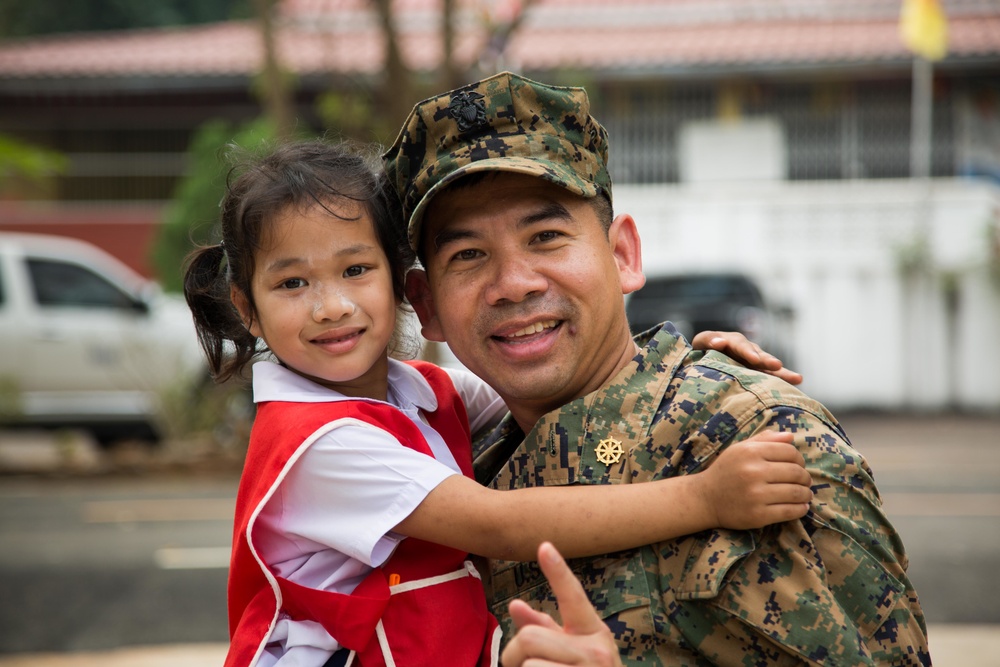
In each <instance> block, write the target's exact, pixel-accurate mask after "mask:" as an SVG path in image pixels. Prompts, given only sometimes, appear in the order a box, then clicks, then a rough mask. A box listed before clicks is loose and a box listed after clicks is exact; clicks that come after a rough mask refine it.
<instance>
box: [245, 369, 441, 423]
mask: <svg viewBox="0 0 1000 667" xmlns="http://www.w3.org/2000/svg"><path fill="white" fill-rule="evenodd" d="M388 398H389V400H388V403H389V404H390V405H393V406H395V407H397V408H400V409H401V410H412V409H419V410H423V411H425V412H434V411H435V410H437V406H438V404H437V397H436V396H435V395H434V390H433V389H431V387H430V385H429V384H427V380H425V379H424V376H423V375H421V373H420V371H418V370H417V369H415V368H413V367H412V366H410V365H409V364H405V363H403V362H401V361H396V360H395V359H389V396H388ZM253 400H254V403H265V402H267V401H283V402H286V403H326V402H330V401H345V400H364V401H370V402H372V403H382V402H383V401H378V400H375V399H368V398H363V399H359V398H356V397H354V396H345V395H344V394H341V393H340V392H339V391H335V390H333V389H330V388H328V387H324V386H323V385H321V384H317V383H315V382H313V381H312V380H308V379H306V378H304V377H302V376H301V375H299V374H298V373H295V372H293V371H290V370H289V369H287V368H285V367H284V366H282V365H281V364H278V363H275V362H273V361H258V362H257V363H255V364H254V365H253Z"/></svg>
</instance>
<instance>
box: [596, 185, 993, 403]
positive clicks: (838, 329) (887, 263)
mask: <svg viewBox="0 0 1000 667" xmlns="http://www.w3.org/2000/svg"><path fill="white" fill-rule="evenodd" d="M615 210H616V212H617V213H631V214H632V215H633V216H634V217H635V218H636V221H637V223H638V225H639V230H640V233H641V235H642V240H643V261H644V265H645V270H646V273H647V275H653V274H655V273H658V272H673V271H683V270H706V269H719V268H728V269H739V270H743V271H746V272H747V273H749V274H751V275H752V276H754V277H755V278H757V279H758V281H759V282H760V283H761V285H762V287H763V288H764V289H765V291H766V292H767V294H768V296H769V297H770V298H771V299H772V300H774V301H777V302H781V303H786V304H788V305H790V306H791V307H792V308H793V310H794V312H795V317H794V320H793V322H792V325H791V331H790V332H789V335H790V337H791V340H792V352H791V357H792V360H791V361H792V363H793V364H794V367H795V368H796V369H797V370H800V371H802V372H803V373H804V374H805V376H806V381H805V383H804V385H803V389H804V390H805V391H806V392H807V393H809V394H810V395H812V396H813V397H815V398H817V399H819V400H821V401H823V402H824V403H826V404H827V405H828V406H830V407H831V408H843V407H851V408H857V407H871V408H886V409H898V408H910V409H913V408H916V409H928V410H935V409H948V408H962V409H971V410H1000V279H997V278H992V277H991V274H990V261H991V258H992V261H993V262H994V264H995V265H996V264H1000V257H998V256H997V253H998V252H1000V248H997V247H995V246H991V241H990V238H989V235H990V234H993V235H995V236H994V238H995V239H1000V189H998V188H997V187H996V186H991V185H989V184H987V183H984V182H977V181H971V180H970V181H964V180H952V179H948V180H934V181H930V182H925V183H920V182H911V181H839V182H834V181H830V182H808V183H806V182H793V183H788V182H777V183H752V184H751V183H743V184H732V183H728V184H721V183H720V184H702V185H673V186H663V185H656V186H628V185H617V186H615ZM921 230H923V236H924V238H926V239H927V243H926V244H925V246H924V247H925V249H926V255H925V256H926V257H927V261H926V262H924V264H923V266H925V267H927V268H926V269H925V270H923V271H917V272H916V273H915V274H911V275H906V274H904V271H903V270H902V268H901V263H902V260H903V258H904V257H906V256H910V255H912V248H913V247H914V246H915V244H917V240H918V239H919V238H921ZM992 243H1000V240H997V241H993V242H992ZM907 248H910V249H911V251H908V250H907ZM949 285H952V286H953V289H952V290H951V294H952V295H954V296H955V298H953V299H951V300H949V298H948V293H949V290H948V286H949ZM950 303H952V304H954V306H953V307H951V308H949V304H950Z"/></svg>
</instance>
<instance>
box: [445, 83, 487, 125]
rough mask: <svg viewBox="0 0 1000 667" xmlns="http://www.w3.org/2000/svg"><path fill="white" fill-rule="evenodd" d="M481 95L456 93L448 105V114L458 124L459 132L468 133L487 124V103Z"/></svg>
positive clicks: (466, 92)
mask: <svg viewBox="0 0 1000 667" xmlns="http://www.w3.org/2000/svg"><path fill="white" fill-rule="evenodd" d="M483 99H484V98H483V96H482V95H480V94H479V93H470V92H468V91H463V92H460V93H455V94H454V95H452V97H451V102H450V103H449V104H448V113H449V114H451V117H452V118H454V119H455V122H456V123H457V124H458V131H459V132H468V131H469V130H471V129H474V128H476V127H478V126H480V125H484V124H485V123H486V103H485V102H483Z"/></svg>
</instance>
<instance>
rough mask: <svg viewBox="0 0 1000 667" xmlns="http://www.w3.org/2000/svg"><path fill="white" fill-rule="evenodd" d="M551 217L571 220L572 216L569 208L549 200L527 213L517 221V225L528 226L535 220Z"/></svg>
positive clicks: (549, 218) (540, 220) (539, 220)
mask: <svg viewBox="0 0 1000 667" xmlns="http://www.w3.org/2000/svg"><path fill="white" fill-rule="evenodd" d="M553 218H558V219H562V220H572V219H573V216H572V215H570V213H569V209H567V208H566V207H565V206H563V205H562V204H560V203H559V202H557V201H549V202H545V204H544V205H542V206H541V207H539V209H538V210H536V211H535V212H533V213H529V214H528V215H526V216H524V217H523V218H521V219H520V220H519V221H518V223H517V225H518V227H528V226H530V225H533V224H535V223H537V222H543V221H545V220H552V219H553Z"/></svg>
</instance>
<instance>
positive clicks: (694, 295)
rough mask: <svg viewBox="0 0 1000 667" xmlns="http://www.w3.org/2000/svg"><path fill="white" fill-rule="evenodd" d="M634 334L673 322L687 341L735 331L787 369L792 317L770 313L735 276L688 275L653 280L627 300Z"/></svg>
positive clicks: (756, 292)
mask: <svg viewBox="0 0 1000 667" xmlns="http://www.w3.org/2000/svg"><path fill="white" fill-rule="evenodd" d="M626 310H627V313H628V321H629V325H630V326H631V328H632V332H633V333H640V332H642V331H646V330H647V329H650V328H652V327H654V326H656V325H657V324H660V323H661V322H664V321H669V322H672V323H673V325H674V326H675V327H676V328H677V330H678V331H679V332H680V333H681V334H683V335H684V337H685V338H687V339H688V340H689V341H690V340H691V338H692V337H693V336H694V335H695V334H697V333H699V332H701V331H711V330H715V331H739V332H741V333H742V334H743V335H745V336H746V337H747V338H749V339H750V340H752V341H754V342H755V343H757V344H759V345H760V346H761V347H763V348H764V349H765V350H767V351H768V352H771V353H772V354H775V355H777V356H778V357H780V358H781V359H782V360H784V361H785V362H786V364H787V363H788V348H787V346H786V345H784V344H782V341H783V340H784V338H785V335H786V334H787V332H786V331H782V330H780V329H782V328H787V327H788V325H789V323H788V322H787V321H786V319H787V317H788V315H790V311H789V309H787V308H782V309H774V308H771V307H769V305H768V303H767V301H766V300H765V298H764V295H763V294H762V293H761V290H760V288H759V287H757V284H756V283H755V282H754V281H753V280H751V279H750V278H749V277H748V276H745V275H743V274H739V273H686V274H679V275H671V276H658V277H651V278H648V279H647V280H646V285H645V286H644V287H643V288H642V289H641V290H639V291H638V292H635V293H634V294H632V295H631V296H630V297H629V300H628V305H627V307H626Z"/></svg>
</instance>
